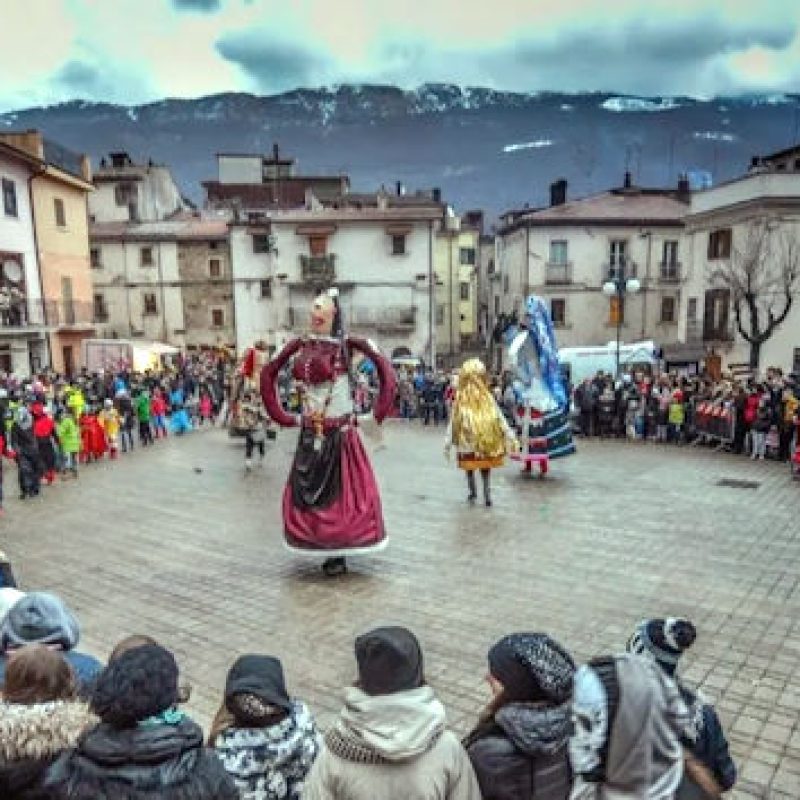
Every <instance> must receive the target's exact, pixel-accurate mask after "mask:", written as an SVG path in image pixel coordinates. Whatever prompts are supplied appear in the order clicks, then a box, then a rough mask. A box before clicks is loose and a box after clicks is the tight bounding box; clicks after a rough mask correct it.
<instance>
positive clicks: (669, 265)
mask: <svg viewBox="0 0 800 800" xmlns="http://www.w3.org/2000/svg"><path fill="white" fill-rule="evenodd" d="M682 274H683V265H682V264H681V262H680V261H662V262H661V263H660V264H659V265H658V280H659V283H680V281H681V276H682Z"/></svg>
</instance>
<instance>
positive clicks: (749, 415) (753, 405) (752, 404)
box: [744, 394, 761, 425]
mask: <svg viewBox="0 0 800 800" xmlns="http://www.w3.org/2000/svg"><path fill="white" fill-rule="evenodd" d="M760 400H761V398H760V397H759V395H757V394H749V395H747V399H746V400H745V401H744V421H745V422H746V423H747V424H748V425H752V424H753V423H754V422H755V421H756V417H757V416H758V404H759V402H760Z"/></svg>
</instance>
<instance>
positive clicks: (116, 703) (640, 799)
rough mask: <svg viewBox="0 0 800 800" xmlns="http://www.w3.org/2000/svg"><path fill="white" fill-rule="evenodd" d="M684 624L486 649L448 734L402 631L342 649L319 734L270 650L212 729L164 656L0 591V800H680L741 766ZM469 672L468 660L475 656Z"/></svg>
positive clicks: (518, 640)
mask: <svg viewBox="0 0 800 800" xmlns="http://www.w3.org/2000/svg"><path fill="white" fill-rule="evenodd" d="M696 634H697V632H696V630H695V628H694V626H693V625H692V624H691V623H690V622H689V621H688V620H684V619H673V618H665V619H650V620H646V621H644V622H642V623H640V624H639V625H637V626H636V627H635V628H634V629H633V630H632V631H631V635H630V638H629V640H628V641H627V644H626V643H625V642H620V651H619V652H618V653H612V654H609V655H606V656H603V657H599V658H595V659H592V660H591V661H589V662H588V663H587V664H585V665H583V666H577V665H576V663H575V661H574V659H573V657H572V656H571V655H570V653H569V652H568V650H567V649H566V648H565V647H564V646H563V645H562V644H560V643H559V642H557V641H555V640H554V639H553V638H551V637H550V636H548V635H546V634H544V633H535V632H526V633H514V634H511V635H507V636H503V637H502V638H501V639H500V640H499V641H497V642H496V643H495V644H494V645H493V646H492V647H491V648H490V649H489V651H488V654H487V667H488V674H487V682H488V687H489V689H490V696H491V699H490V700H489V702H488V704H487V705H486V707H485V708H484V709H482V710H478V709H476V723H475V725H474V727H473V729H472V731H471V732H470V733H469V734H468V735H467V736H466V737H465V738H464V739H463V740H459V738H457V737H456V735H455V734H454V733H453V732H451V731H450V730H449V729H448V727H447V716H446V712H445V708H444V706H443V705H442V703H441V701H440V700H439V699H438V697H437V693H436V688H435V687H434V686H432V685H430V684H429V683H428V682H427V681H426V679H425V665H424V660H423V653H422V649H421V646H420V643H419V641H418V640H417V638H416V636H415V635H414V634H413V633H412V632H411V631H409V630H407V629H406V628H402V627H383V628H377V629H375V630H372V631H370V632H368V633H365V634H364V635H362V636H359V637H358V638H357V639H356V641H355V646H354V655H355V664H354V667H355V673H356V680H355V681H354V683H353V684H352V685H351V686H349V687H347V688H345V690H344V704H343V708H342V711H341V712H340V714H339V716H338V718H337V719H336V721H335V722H334V723H333V725H332V726H331V727H330V728H329V729H328V730H327V731H325V732H322V731H321V730H320V729H319V728H318V726H317V724H316V723H315V720H314V716H313V714H312V711H311V710H310V709H309V707H308V705H307V704H306V703H304V702H303V701H302V700H301V699H298V698H296V697H294V696H293V695H292V694H291V693H290V692H289V690H288V689H287V686H286V682H285V678H284V673H283V668H282V665H281V662H280V660H279V659H278V658H276V657H274V656H268V655H259V654H249V655H244V656H241V657H239V658H237V659H235V660H234V661H233V663H232V665H231V667H230V670H229V672H228V676H227V680H226V682H225V685H224V687H223V686H221V687H220V707H219V711H218V712H217V714H216V716H215V717H214V719H213V722H212V724H211V726H210V729H209V730H208V732H207V735H205V734H204V733H203V731H202V730H201V727H200V726H199V725H198V724H197V723H196V722H195V721H194V720H193V719H192V717H191V714H190V712H189V711H187V710H186V709H187V703H188V702H189V701H190V694H191V692H190V688H189V687H186V686H185V685H184V684H183V682H182V681H181V679H180V673H179V669H178V665H177V663H176V660H175V658H174V656H173V654H172V653H171V652H170V650H169V649H168V647H166V646H164V644H163V643H157V642H156V641H154V640H153V639H152V638H150V637H148V636H145V635H134V636H130V637H128V638H126V639H125V640H123V641H122V642H120V643H118V644H117V645H116V647H114V648H113V650H112V652H111V653H110V655H109V658H108V660H107V663H105V664H102V663H100V662H99V661H98V660H97V659H96V658H94V657H92V656H90V655H88V654H86V653H83V652H81V651H80V649H79V644H80V627H79V625H78V622H77V620H76V619H75V616H74V614H73V613H72V612H71V611H70V610H69V608H67V606H66V605H65V604H64V602H63V601H62V600H61V599H60V598H59V597H57V596H55V595H53V594H50V593H46V592H39V591H31V592H22V591H20V590H18V589H16V588H13V587H6V588H3V589H0V690H1V691H2V702H0V797H3V798H4V800H117V799H118V798H119V799H121V798H125V800H145V798H159V799H160V800H235V799H236V798H241V799H242V800H301V798H306V800H375V799H376V798H381V800H428V799H430V800H434V799H436V800H480V798H484V800H523V798H524V800H567V798H574V799H575V800H581V799H582V798H585V799H586V800H588V799H589V798H593V799H594V800H600V799H601V798H608V799H609V800H610V799H611V798H614V800H625V799H627V798H629V799H630V800H634V798H635V800H646V798H659V799H661V800H670V799H671V798H676V799H677V800H684V799H687V800H688V798H701V797H709V798H710V797H719V796H720V794H721V793H722V792H725V791H727V790H729V789H730V788H731V787H732V786H733V785H734V783H735V781H736V767H735V765H734V763H733V761H732V759H731V756H730V754H729V751H728V744H727V742H726V739H725V736H724V734H723V731H722V727H721V725H720V721H719V718H718V716H717V713H716V712H715V710H714V707H713V705H711V704H710V703H709V702H708V701H707V700H705V699H703V698H702V697H701V695H700V694H699V693H698V692H697V691H696V690H694V689H693V688H691V687H689V686H688V685H687V684H686V683H685V682H684V681H683V680H682V679H681V678H680V677H679V676H678V674H677V667H678V665H679V662H680V659H681V656H682V655H683V653H684V652H685V651H686V650H687V649H688V648H689V647H691V645H692V644H693V642H694V641H695V638H696ZM475 669H476V671H477V670H478V669H480V667H479V666H478V665H475Z"/></svg>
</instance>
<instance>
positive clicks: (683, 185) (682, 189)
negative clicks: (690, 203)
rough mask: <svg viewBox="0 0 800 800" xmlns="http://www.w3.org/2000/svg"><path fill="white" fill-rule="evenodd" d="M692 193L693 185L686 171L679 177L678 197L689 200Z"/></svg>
mask: <svg viewBox="0 0 800 800" xmlns="http://www.w3.org/2000/svg"><path fill="white" fill-rule="evenodd" d="M691 193H692V187H691V186H690V184H689V177H688V175H686V174H685V173H684V174H683V175H681V176H680V178H678V199H679V200H688V199H689V197H690V195H691Z"/></svg>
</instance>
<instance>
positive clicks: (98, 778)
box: [45, 719, 239, 800]
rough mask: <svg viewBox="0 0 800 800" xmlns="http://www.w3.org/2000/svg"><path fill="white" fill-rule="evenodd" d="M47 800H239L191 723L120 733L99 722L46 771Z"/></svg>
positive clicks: (146, 726) (143, 725) (149, 726)
mask: <svg viewBox="0 0 800 800" xmlns="http://www.w3.org/2000/svg"><path fill="white" fill-rule="evenodd" d="M45 786H46V788H47V789H48V791H49V794H48V798H49V799H50V800H239V792H238V790H237V789H236V787H235V786H234V784H233V781H232V780H231V778H230V777H228V775H227V773H226V772H225V769H224V768H223V766H222V762H221V761H220V760H219V758H217V756H216V755H215V753H214V752H213V750H210V749H208V748H205V747H203V732H202V730H201V729H200V727H199V726H198V725H197V724H196V723H194V722H192V721H191V720H189V719H183V720H182V721H180V722H178V723H176V724H166V723H153V724H148V723H141V724H139V725H137V726H136V727H134V728H125V729H122V730H120V729H118V728H114V727H112V726H110V725H108V724H105V723H101V724H100V725H98V726H97V727H95V728H93V729H92V730H90V731H89V732H88V733H87V734H86V735H85V736H84V737H83V738H82V739H81V740H80V742H79V743H78V746H77V748H76V749H75V750H74V751H72V752H71V753H66V754H64V755H63V756H61V757H60V758H59V759H58V760H57V761H56V762H55V764H53V766H52V767H51V768H50V770H49V771H48V775H47V778H46V782H45Z"/></svg>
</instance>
